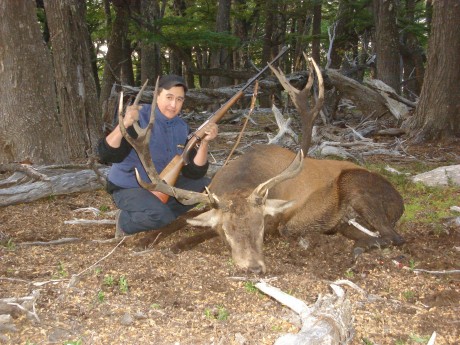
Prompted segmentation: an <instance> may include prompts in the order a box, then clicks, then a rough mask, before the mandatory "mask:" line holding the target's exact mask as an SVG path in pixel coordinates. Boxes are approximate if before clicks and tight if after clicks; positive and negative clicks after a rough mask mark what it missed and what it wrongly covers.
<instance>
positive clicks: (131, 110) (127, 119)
mask: <svg viewBox="0 0 460 345" xmlns="http://www.w3.org/2000/svg"><path fill="white" fill-rule="evenodd" d="M141 108H142V105H128V106H127V107H126V112H125V116H124V117H123V124H124V125H125V128H128V127H130V126H132V125H133V123H134V122H135V121H137V120H139V110H141Z"/></svg>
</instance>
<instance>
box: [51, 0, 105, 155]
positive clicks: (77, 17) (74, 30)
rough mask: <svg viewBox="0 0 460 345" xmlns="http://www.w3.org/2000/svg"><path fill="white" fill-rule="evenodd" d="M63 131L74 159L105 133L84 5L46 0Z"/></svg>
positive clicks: (77, 2)
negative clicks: (94, 76)
mask: <svg viewBox="0 0 460 345" xmlns="http://www.w3.org/2000/svg"><path fill="white" fill-rule="evenodd" d="M45 11H46V17H47V20H48V26H49V28H50V33H51V45H52V47H53V61H54V73H55V78H56V87H57V95H58V104H59V111H60V114H61V118H62V130H63V133H64V137H65V141H66V143H67V150H68V151H69V152H70V156H71V159H77V158H84V157H86V156H87V154H86V152H87V150H91V149H92V148H93V147H94V145H96V143H97V141H98V139H99V138H100V136H101V134H102V131H101V129H102V121H101V120H102V119H101V117H100V112H99V106H98V99H97V91H96V83H95V81H94V78H93V71H92V66H91V58H90V47H88V45H87V43H88V40H87V37H88V29H87V27H86V23H85V21H84V20H85V14H86V8H85V2H82V1H79V0H68V1H63V2H61V1H53V0H45Z"/></svg>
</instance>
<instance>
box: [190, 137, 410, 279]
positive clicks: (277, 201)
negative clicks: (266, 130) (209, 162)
mask: <svg viewBox="0 0 460 345" xmlns="http://www.w3.org/2000/svg"><path fill="white" fill-rule="evenodd" d="M294 156H295V154H294V153H293V152H291V151H289V150H287V149H284V148H281V147H279V146H274V145H257V146H255V147H254V148H253V149H252V150H250V151H248V152H247V153H246V154H244V155H243V156H241V157H239V158H238V159H236V160H234V161H232V162H230V163H229V164H228V165H227V166H225V167H224V168H222V169H221V170H219V172H218V173H217V174H216V175H215V177H214V179H213V181H212V184H211V188H210V190H211V193H212V194H213V195H215V198H216V200H218V201H217V203H216V204H215V205H214V208H213V209H211V210H210V211H208V212H205V213H203V214H201V215H199V216H198V217H196V218H194V219H192V220H190V221H189V222H190V223H191V224H193V225H198V226H212V227H213V228H214V229H215V230H216V231H217V233H219V235H220V236H221V237H222V238H224V239H225V240H226V242H227V243H228V244H229V246H230V248H231V251H232V257H233V260H234V262H235V263H236V264H237V265H238V266H239V267H241V268H243V269H248V270H250V271H253V272H256V273H260V272H264V271H265V263H264V257H263V237H264V233H265V232H271V231H275V230H277V229H278V230H280V232H281V233H282V234H283V235H287V236H289V237H297V236H302V234H305V233H307V232H311V231H320V232H323V233H328V234H331V233H336V232H340V233H342V234H343V235H345V236H346V237H348V238H350V239H352V240H354V241H356V243H355V254H358V253H360V252H362V251H363V250H366V249H368V248H370V247H372V246H384V245H389V244H391V243H394V244H401V243H403V239H402V237H401V236H400V235H398V234H397V233H396V231H395V230H394V226H395V224H396V222H397V221H398V219H399V218H400V217H401V215H402V213H403V209H404V207H403V201H402V198H401V196H400V194H399V193H398V192H397V191H396V190H395V189H394V188H393V186H392V185H391V184H390V183H389V182H388V181H387V180H386V179H384V178H383V177H382V176H380V175H378V174H375V173H372V172H369V171H367V170H365V169H363V168H361V167H359V166H357V165H355V164H353V163H350V162H346V161H334V160H316V159H311V158H305V159H304V160H303V162H302V163H301V164H302V166H301V169H300V172H299V173H298V174H297V175H296V176H295V177H293V178H290V179H285V180H284V181H281V182H279V183H278V184H275V185H273V186H271V188H269V189H268V190H266V189H262V190H259V192H257V190H258V186H260V185H261V184H263V183H264V182H265V181H267V180H269V179H272V178H273V177H274V176H276V175H278V174H280V173H282V171H283V169H284V168H286V167H287V166H288V165H289V164H290V163H291V161H292V160H293V159H294ZM267 192H268V194H267ZM266 216H268V217H266ZM350 219H356V221H357V222H358V223H360V224H361V225H363V226H365V227H366V228H368V229H369V230H371V231H374V232H376V233H378V234H379V237H371V236H369V235H367V234H365V233H363V232H361V231H359V230H357V229H356V228H355V227H353V226H352V225H349V224H348V221H349V220H350Z"/></svg>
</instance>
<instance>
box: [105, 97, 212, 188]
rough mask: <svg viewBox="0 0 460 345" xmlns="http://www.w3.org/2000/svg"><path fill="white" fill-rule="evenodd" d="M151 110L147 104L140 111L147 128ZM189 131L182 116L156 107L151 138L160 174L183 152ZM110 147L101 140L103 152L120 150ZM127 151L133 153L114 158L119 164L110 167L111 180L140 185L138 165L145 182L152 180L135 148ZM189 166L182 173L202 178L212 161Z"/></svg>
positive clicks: (143, 123)
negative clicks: (173, 115)
mask: <svg viewBox="0 0 460 345" xmlns="http://www.w3.org/2000/svg"><path fill="white" fill-rule="evenodd" d="M150 109H151V105H149V104H145V105H143V106H142V109H141V110H140V111H139V125H140V127H141V128H145V127H147V124H148V122H149V118H150ZM189 132H190V128H189V126H188V125H187V123H186V122H185V121H184V120H183V119H181V118H180V117H178V116H176V117H174V118H173V119H168V118H167V117H166V116H164V115H163V114H162V113H161V112H160V110H159V109H158V108H156V109H155V123H154V126H153V130H152V135H151V137H150V142H149V147H150V153H151V156H152V161H153V164H154V165H155V168H156V170H157V173H158V174H159V173H160V172H161V171H162V170H163V169H164V168H165V167H166V166H167V165H168V163H169V162H170V161H171V160H172V159H173V158H174V157H175V156H176V155H180V154H181V153H182V151H183V149H182V148H183V145H185V143H186V141H187V136H188V134H189ZM123 140H125V139H123ZM126 143H127V142H126ZM126 143H124V144H123V143H122V146H123V145H124V146H126ZM101 146H102V149H101ZM104 146H105V147H104ZM107 146H108V145H107V143H106V142H105V140H103V142H102V143H99V151H100V152H101V151H102V152H105V151H107V150H109V151H112V156H113V151H116V150H117V149H114V148H110V147H107ZM126 152H129V153H128V154H127V156H126V157H124V159H123V160H121V161H120V162H118V161H117V160H113V159H112V161H113V162H116V163H114V164H112V167H111V168H110V171H109V175H108V180H109V181H110V182H111V183H113V184H114V185H116V186H118V187H120V188H138V187H139V184H138V183H137V180H136V175H135V172H134V168H137V170H138V171H139V173H140V175H141V178H142V179H143V180H144V181H146V182H148V181H149V178H148V176H147V173H146V171H145V169H144V167H143V166H142V163H141V161H140V159H139V157H138V155H137V152H136V151H135V150H133V149H130V150H129V151H126ZM123 156H124V155H123ZM103 160H104V159H103ZM185 168H187V169H185ZM185 168H184V169H183V171H182V172H183V173H184V175H189V176H187V177H191V178H201V177H203V176H204V175H205V174H206V171H207V168H208V164H206V165H205V166H202V167H199V166H195V165H194V164H193V162H191V163H190V164H188V165H187V166H186V167H185ZM187 170H188V171H189V174H185V172H186V171H187ZM190 171H191V173H190Z"/></svg>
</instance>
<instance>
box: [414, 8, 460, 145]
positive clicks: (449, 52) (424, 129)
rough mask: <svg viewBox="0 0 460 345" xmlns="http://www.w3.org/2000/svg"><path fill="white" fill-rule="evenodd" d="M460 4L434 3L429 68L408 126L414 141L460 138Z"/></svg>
mask: <svg viewBox="0 0 460 345" xmlns="http://www.w3.org/2000/svg"><path fill="white" fill-rule="evenodd" d="M459 27H460V3H459V2H458V0H445V1H435V2H433V21H432V28H431V36H430V38H429V43H428V45H429V49H428V65H427V69H426V72H425V79H424V82H423V87H422V92H421V94H420V100H419V103H418V106H417V109H416V111H415V114H414V116H413V117H412V118H411V119H410V122H409V123H408V124H407V125H408V126H409V127H410V128H411V129H412V134H413V136H414V139H415V141H416V142H422V141H433V140H441V141H446V142H448V141H450V140H454V139H457V140H458V139H459V138H460V116H459V114H460V92H458V81H459V80H460V59H459V52H460V36H459V35H458V32H457V31H458V28H459Z"/></svg>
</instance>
